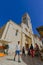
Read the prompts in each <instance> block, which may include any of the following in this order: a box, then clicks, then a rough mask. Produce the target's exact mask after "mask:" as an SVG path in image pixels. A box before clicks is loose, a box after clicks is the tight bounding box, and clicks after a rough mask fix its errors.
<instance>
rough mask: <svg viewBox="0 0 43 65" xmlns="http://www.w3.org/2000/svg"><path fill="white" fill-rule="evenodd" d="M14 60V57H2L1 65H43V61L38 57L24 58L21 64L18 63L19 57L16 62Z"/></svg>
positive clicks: (0, 59)
mask: <svg viewBox="0 0 43 65" xmlns="http://www.w3.org/2000/svg"><path fill="white" fill-rule="evenodd" d="M13 58H14V55H8V56H5V57H0V65H43V61H41V60H40V58H37V57H34V58H32V57H31V56H22V59H21V62H20V63H18V60H17V57H16V61H14V60H13Z"/></svg>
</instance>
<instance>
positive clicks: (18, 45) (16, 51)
mask: <svg viewBox="0 0 43 65" xmlns="http://www.w3.org/2000/svg"><path fill="white" fill-rule="evenodd" d="M20 51H21V49H20V41H18V44H17V45H16V50H15V55H14V61H15V58H16V55H17V54H18V62H21V61H20Z"/></svg>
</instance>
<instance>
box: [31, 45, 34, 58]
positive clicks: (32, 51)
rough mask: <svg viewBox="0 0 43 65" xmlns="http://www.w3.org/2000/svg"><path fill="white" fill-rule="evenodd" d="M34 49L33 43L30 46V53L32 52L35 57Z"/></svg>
mask: <svg viewBox="0 0 43 65" xmlns="http://www.w3.org/2000/svg"><path fill="white" fill-rule="evenodd" d="M33 52H34V50H33V45H32V44H31V46H30V54H31V56H32V57H33V56H34V53H33Z"/></svg>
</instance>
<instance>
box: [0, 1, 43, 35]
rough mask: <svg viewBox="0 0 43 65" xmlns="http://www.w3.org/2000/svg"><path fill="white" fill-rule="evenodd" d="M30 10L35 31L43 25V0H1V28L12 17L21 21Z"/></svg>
mask: <svg viewBox="0 0 43 65" xmlns="http://www.w3.org/2000/svg"><path fill="white" fill-rule="evenodd" d="M26 12H28V14H29V15H30V18H31V22H32V27H33V31H34V33H35V34H38V33H37V31H36V28H37V27H38V26H41V25H43V0H0V28H1V27H2V26H3V25H5V24H6V22H7V21H8V20H9V19H12V20H13V21H15V22H16V23H17V24H20V23H21V19H22V16H23V14H25V13H26Z"/></svg>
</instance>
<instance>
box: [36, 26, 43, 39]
mask: <svg viewBox="0 0 43 65" xmlns="http://www.w3.org/2000/svg"><path fill="white" fill-rule="evenodd" d="M36 30H37V31H38V33H39V34H40V36H41V37H42V38H43V26H40V27H38V28H36Z"/></svg>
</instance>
